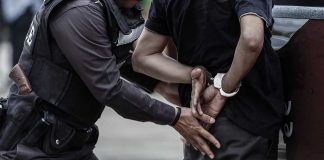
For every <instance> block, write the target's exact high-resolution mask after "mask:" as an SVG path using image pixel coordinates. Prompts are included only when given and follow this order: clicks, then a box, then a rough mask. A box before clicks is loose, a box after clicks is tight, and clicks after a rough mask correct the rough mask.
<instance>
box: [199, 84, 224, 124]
mask: <svg viewBox="0 0 324 160" xmlns="http://www.w3.org/2000/svg"><path fill="white" fill-rule="evenodd" d="M226 100H227V98H226V97H223V96H222V95H221V94H220V92H219V90H218V89H216V88H215V87H214V86H209V87H207V88H206V90H205V91H204V92H203V95H202V104H201V105H202V110H203V112H204V113H205V114H207V115H209V116H211V117H213V118H215V119H216V117H217V116H218V114H219V113H220V112H221V110H222V108H223V107H224V104H225V102H226ZM210 126H211V125H210V124H208V123H203V127H204V128H205V129H207V130H209V128H210Z"/></svg>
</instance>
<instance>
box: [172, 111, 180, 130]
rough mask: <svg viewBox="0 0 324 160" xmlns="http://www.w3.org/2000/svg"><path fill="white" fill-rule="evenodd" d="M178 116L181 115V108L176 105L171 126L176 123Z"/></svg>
mask: <svg viewBox="0 0 324 160" xmlns="http://www.w3.org/2000/svg"><path fill="white" fill-rule="evenodd" d="M180 116H181V108H180V107H176V108H175V117H174V120H173V122H172V123H171V126H175V125H176V124H177V123H178V121H179V119H180Z"/></svg>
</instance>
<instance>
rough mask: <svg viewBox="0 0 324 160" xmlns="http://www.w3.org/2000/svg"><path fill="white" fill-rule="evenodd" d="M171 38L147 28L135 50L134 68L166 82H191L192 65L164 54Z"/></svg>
mask: <svg viewBox="0 0 324 160" xmlns="http://www.w3.org/2000/svg"><path fill="white" fill-rule="evenodd" d="M169 40H170V38H169V37H168V36H164V35H161V34H158V33H155V32H153V31H150V30H148V29H147V28H145V29H144V31H143V33H142V35H141V37H140V38H139V40H138V44H137V47H136V49H135V51H134V55H133V68H134V70H135V71H137V72H140V73H143V74H146V75H149V76H151V77H154V78H156V79H159V80H162V81H165V82H171V83H191V77H190V73H191V70H192V67H190V66H186V65H183V64H181V63H179V62H178V61H176V60H174V59H172V58H170V57H168V56H165V55H163V54H162V51H163V50H164V47H165V46H166V45H167V43H168V42H169Z"/></svg>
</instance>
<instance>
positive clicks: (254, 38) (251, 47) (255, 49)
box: [241, 32, 264, 54]
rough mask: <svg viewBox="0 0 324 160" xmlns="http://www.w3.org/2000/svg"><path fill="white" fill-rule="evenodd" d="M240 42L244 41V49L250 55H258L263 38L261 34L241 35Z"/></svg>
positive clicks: (247, 33)
mask: <svg viewBox="0 0 324 160" xmlns="http://www.w3.org/2000/svg"><path fill="white" fill-rule="evenodd" d="M241 38H242V40H243V41H244V44H245V47H246V49H247V50H248V51H250V53H255V54H259V53H260V52H261V50H262V48H263V42H264V36H263V34H256V33H251V32H250V33H249V32H246V33H242V35H241Z"/></svg>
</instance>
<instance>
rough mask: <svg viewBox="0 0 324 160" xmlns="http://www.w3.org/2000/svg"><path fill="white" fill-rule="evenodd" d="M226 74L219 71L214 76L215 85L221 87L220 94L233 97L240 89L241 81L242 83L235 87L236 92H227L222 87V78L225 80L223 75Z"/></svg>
mask: <svg viewBox="0 0 324 160" xmlns="http://www.w3.org/2000/svg"><path fill="white" fill-rule="evenodd" d="M224 76H225V73H217V74H216V76H215V77H214V87H215V88H217V89H219V92H220V94H221V95H222V96H223V97H228V98H229V97H233V96H235V95H236V94H237V93H238V92H239V90H240V87H241V83H240V85H239V86H238V87H237V88H236V89H235V91H234V92H232V93H226V92H225V91H224V90H223V89H222V80H223V77H224Z"/></svg>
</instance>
